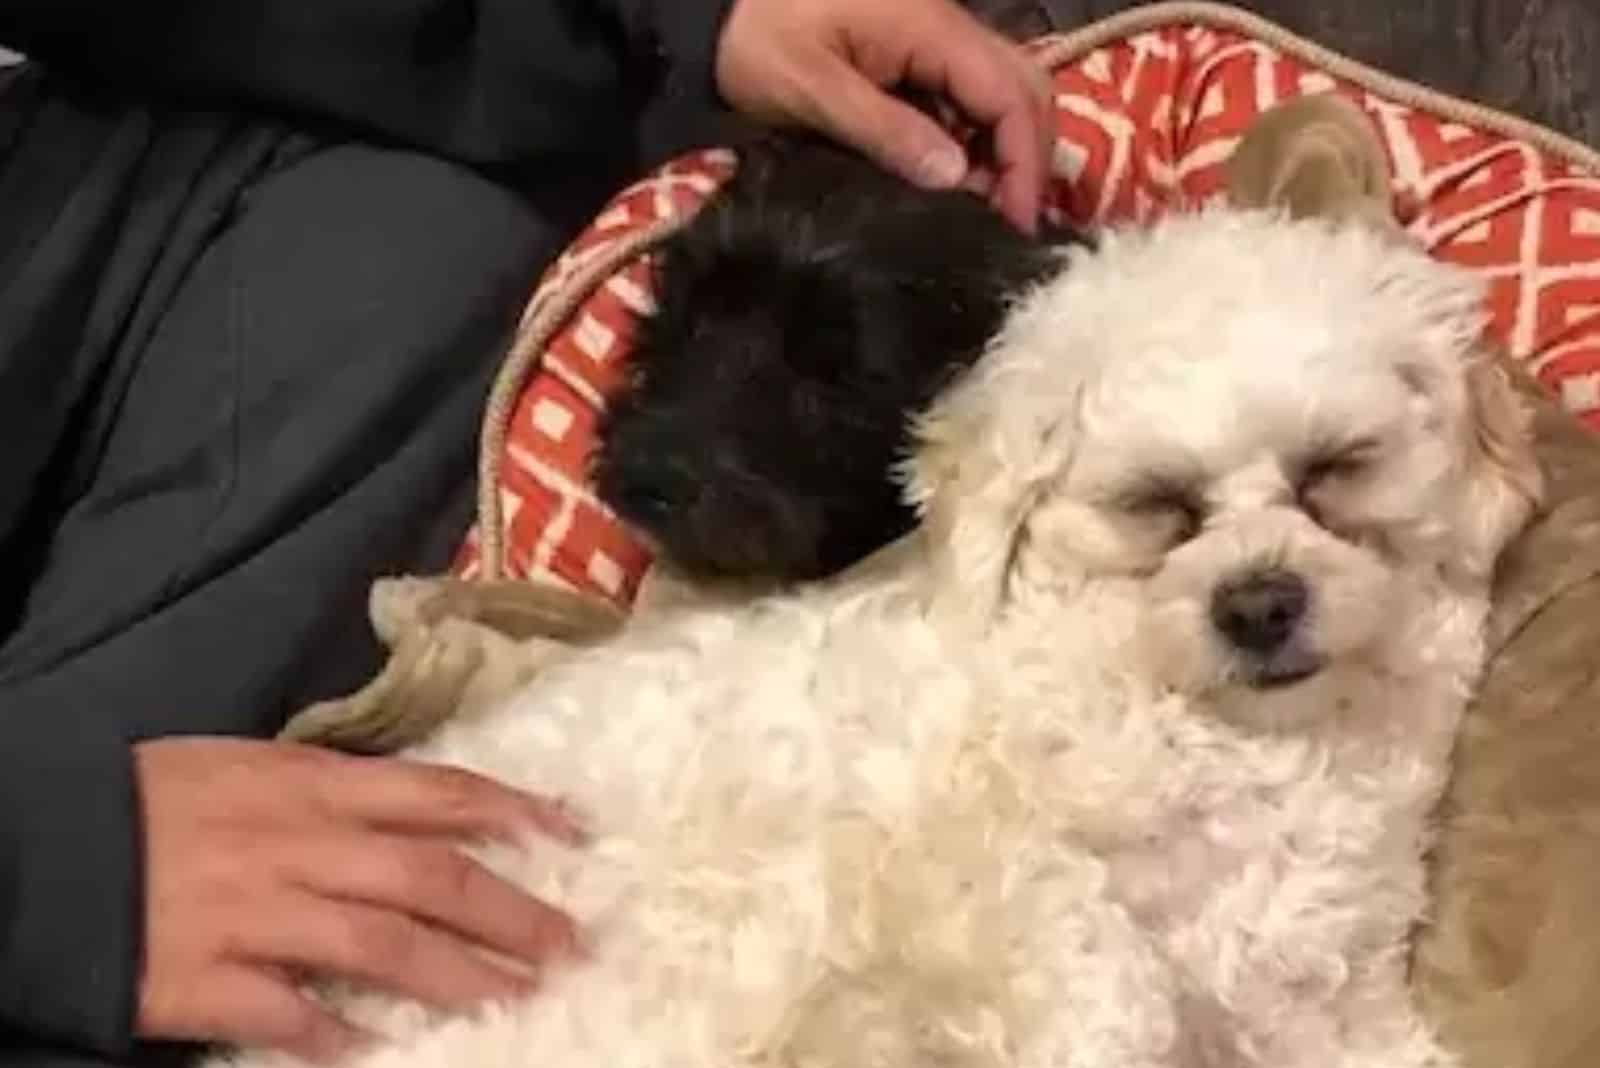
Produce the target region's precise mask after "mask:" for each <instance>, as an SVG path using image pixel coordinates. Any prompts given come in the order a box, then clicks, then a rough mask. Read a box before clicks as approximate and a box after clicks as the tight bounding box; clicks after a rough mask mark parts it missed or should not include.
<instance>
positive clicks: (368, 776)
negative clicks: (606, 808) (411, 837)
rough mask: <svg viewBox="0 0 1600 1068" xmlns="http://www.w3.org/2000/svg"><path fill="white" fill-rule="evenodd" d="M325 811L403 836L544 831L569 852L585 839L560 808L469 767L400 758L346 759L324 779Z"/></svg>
mask: <svg viewBox="0 0 1600 1068" xmlns="http://www.w3.org/2000/svg"><path fill="white" fill-rule="evenodd" d="M315 790H316V798H315V800H316V802H317V803H318V805H319V807H321V808H323V809H324V810H325V811H328V812H330V813H333V814H335V815H337V816H342V817H345V818H348V819H354V820H356V821H358V822H360V823H363V824H365V825H367V826H370V827H373V828H377V829H381V830H388V831H398V832H403V833H413V834H438V835H451V836H457V837H465V836H473V835H480V836H485V837H495V838H505V839H515V838H518V837H520V836H522V835H524V834H526V833H527V832H529V831H538V832H540V833H543V834H546V835H549V836H550V837H552V838H555V839H557V840H559V841H563V842H566V843H567V844H569V845H581V844H582V843H583V841H584V834H583V831H582V830H581V828H579V826H578V824H577V822H576V820H575V819H574V817H573V815H572V813H571V812H570V811H568V810H567V808H566V807H565V806H564V805H562V804H561V803H560V802H559V801H555V800H553V799H551V798H547V797H539V796H537V795H534V794H528V793H524V792H522V791H520V790H515V789H513V788H511V787H510V786H506V785H504V784H502V783H499V782H496V781H495V780H493V779H490V778H488V777H486V776H483V775H479V774H477V773H475V772H471V771H467V770H465V769H464V768H456V767H447V766H444V765H439V764H423V763H418V762H414V761H408V760H404V759H401V758H396V757H354V758H348V759H347V761H346V766H345V767H344V768H342V769H341V770H340V773H339V774H337V775H334V776H329V777H326V778H319V779H318V781H317V783H316V786H315Z"/></svg>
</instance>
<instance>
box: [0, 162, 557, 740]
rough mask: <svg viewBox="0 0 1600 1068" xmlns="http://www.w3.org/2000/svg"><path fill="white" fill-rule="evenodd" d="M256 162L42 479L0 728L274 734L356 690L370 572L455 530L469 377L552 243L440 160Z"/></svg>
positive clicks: (499, 346)
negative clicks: (61, 489)
mask: <svg viewBox="0 0 1600 1068" xmlns="http://www.w3.org/2000/svg"><path fill="white" fill-rule="evenodd" d="M276 158H277V162H276V163H275V164H274V166H273V168H272V169H270V170H269V171H267V172H266V173H265V174H263V175H260V176H257V177H255V178H254V179H253V180H251V181H250V182H249V183H247V185H246V186H245V187H244V188H243V190H242V192H241V193H240V194H239V195H238V196H237V197H235V198H233V199H232V200H231V201H230V205H229V214H230V218H229V219H228V220H227V221H226V225H225V226H223V227H222V228H221V229H220V230H219V231H218V232H217V233H216V234H215V235H214V236H212V237H209V238H208V239H207V240H206V241H205V242H204V243H203V248H202V249H201V250H200V252H199V253H198V255H197V257H196V258H195V259H194V260H193V262H192V263H190V264H188V265H187V266H186V269H185V270H184V272H183V275H182V277H181V280H180V281H179V282H178V284H176V285H175V286H174V287H173V288H172V292H171V297H170V299H169V300H163V301H162V305H161V307H160V308H159V309H158V313H159V314H157V315H155V317H154V318H153V320H152V322H151V326H150V330H149V333H148V337H146V338H144V339H143V340H142V342H141V343H140V345H139V351H138V352H137V354H136V358H134V359H129V360H126V361H123V362H122V363H119V364H118V366H123V365H125V366H126V367H127V372H126V376H125V381H124V382H122V383H121V384H120V386H119V388H118V389H117V390H115V391H111V392H110V393H109V394H108V392H107V391H104V390H102V391H101V392H100V393H97V394H95V395H94V396H93V398H92V400H91V403H90V404H89V406H88V409H87V410H84V411H80V412H79V416H80V418H79V422H78V429H79V432H80V433H81V436H82V438H83V441H82V442H80V445H79V447H78V448H77V449H76V454H75V455H73V456H72V457H71V462H69V463H66V464H58V465H57V467H56V470H57V472H58V473H62V474H63V477H71V478H73V479H78V480H81V482H82V485H81V487H77V486H75V487H74V488H73V492H72V494H71V498H70V499H69V500H67V501H65V502H63V504H62V507H61V508H60V509H59V514H58V515H55V516H53V517H52V518H53V519H54V522H53V523H52V524H51V530H50V532H49V534H48V536H47V537H46V538H44V539H42V540H41V547H42V551H40V552H39V553H37V554H36V555H37V558H38V559H39V560H40V561H41V566H40V567H38V568H37V569H36V570H35V571H33V572H32V573H31V574H30V575H29V579H30V582H29V584H28V586H27V592H26V596H25V599H24V600H23V606H22V611H21V622H20V624H19V625H18V626H17V627H16V628H15V630H14V631H13V632H12V633H11V634H10V635H9V637H8V638H7V639H6V640H5V641H4V643H3V645H0V707H4V708H5V711H6V714H7V715H35V714H37V715H51V716H55V717H59V718H60V720H61V721H62V722H63V727H64V728H65V727H66V724H67V723H70V721H71V720H73V719H76V718H78V717H85V718H90V717H99V716H114V717H116V718H117V719H118V720H120V721H122V722H123V723H125V724H126V729H127V732H128V736H129V737H130V738H136V737H143V736H148V735H152V734H164V733H172V732H237V733H265V732H269V731H271V730H273V729H274V728H275V727H276V726H277V724H278V723H279V722H280V721H281V719H282V718H283V717H284V716H285V715H286V714H288V713H289V712H291V711H293V710H294V709H295V708H297V707H298V706H299V705H301V704H302V703H304V702H306V701H308V700H311V699H315V698H321V697H325V696H329V695H331V694H333V693H336V692H341V691H343V690H345V689H348V688H351V687H354V686H357V685H359V684H360V683H361V682H363V681H365V679H366V677H367V675H368V674H369V673H370V672H371V670H372V669H373V668H374V667H375V665H376V656H377V650H376V648H375V646H374V644H373V643H372V641H371V640H370V639H369V638H368V637H367V635H366V624H365V596H366V591H367V587H368V585H369V583H370V581H371V580H372V579H373V578H374V577H375V576H377V575H380V574H383V573H388V572H395V571H405V570H419V569H420V570H431V569H437V568H440V567H442V566H444V564H445V563H446V561H447V558H448V554H449V553H450V551H451V550H452V549H453V546H454V542H455V540H456V539H457V538H458V537H459V536H460V535H461V534H462V533H463V531H464V528H465V524H466V520H467V517H468V513H469V507H470V500H471V484H472V478H473V473H474V464H473V459H474V453H475V448H476V443H477V428H478V422H479V415H480V410H481V408H482V404H483V401H484V398H485V396H486V393H487V388H488V384H489V381H490V378H491V376H492V374H493V371H494V369H495V367H496V365H497V362H498V360H499V358H500V356H501V354H502V351H503V349H504V346H505V344H506V342H507V340H508V337H509V334H510V332H511V330H512V329H513V327H514V324H515V322H516V319H517V317H518V314H519V313H520V311H521V308H522V304H523V300H524V298H525V297H526V296H527V294H528V292H529V291H530V289H531V287H532V285H533V282H534V281H535V279H536V276H537V272H538V271H539V269H540V268H541V266H542V265H543V263H544V262H545V260H546V259H547V258H548V257H550V256H551V255H552V254H553V253H554V251H555V250H556V247H557V244H558V242H559V240H560V239H561V237H562V236H563V231H562V228H560V227H558V226H555V225H551V224H549V223H547V222H545V221H544V220H543V219H542V218H541V216H540V214H539V213H537V212H535V211H534V210H533V209H532V208H530V206H529V205H528V204H527V203H526V202H525V201H523V200H522V199H521V198H519V197H517V196H514V195H513V194H511V193H510V192H507V191H506V190H504V189H501V188H499V187H497V186H495V185H492V184H490V183H489V182H487V181H484V180H483V179H481V178H478V177H475V176H473V175H472V174H470V173H468V172H466V171H463V170H461V169H459V168H457V167H454V166H452V165H449V164H446V163H442V162H437V161H433V160H429V159H424V158H420V157H417V156H412V155H406V154H401V153H396V152H388V151H382V150H379V149H375V148H368V147H360V146H354V145H335V146H329V147H323V148H316V149H308V150H304V151H298V152H295V153H289V154H287V155H286V154H285V153H283V152H281V151H280V152H279V153H278V156H277V157H276ZM285 158H287V162H284V160H285ZM147 311H149V309H147V308H139V309H136V313H137V314H143V313H145V312H147ZM84 427H88V428H90V429H89V430H87V431H85V430H84V429H83V428H84ZM96 427H100V428H103V433H101V432H100V431H97V430H95V429H93V428H96ZM110 706H114V708H113V707H110Z"/></svg>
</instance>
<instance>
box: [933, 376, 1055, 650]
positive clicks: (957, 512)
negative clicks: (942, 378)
mask: <svg viewBox="0 0 1600 1068" xmlns="http://www.w3.org/2000/svg"><path fill="white" fill-rule="evenodd" d="M1032 362H1033V361H1031V360H1018V359H1007V358H1004V357H1002V358H999V359H987V360H982V361H979V363H978V364H977V365H976V366H975V367H973V368H972V369H971V370H970V371H969V372H968V373H967V375H966V376H965V377H964V378H962V379H961V380H959V381H958V382H957V383H956V384H955V385H954V386H952V387H951V388H950V389H948V390H946V392H945V393H944V395H943V396H941V397H940V398H939V399H938V400H937V401H936V402H935V403H934V404H933V405H932V406H931V407H930V408H929V409H928V411H927V412H926V413H925V414H924V415H923V416H922V417H921V418H920V419H919V420H918V421H917V423H916V425H915V428H914V431H915V432H914V440H915V441H916V446H915V447H914V449H913V452H912V454H911V456H910V457H909V458H908V460H907V462H906V464H905V465H904V467H903V469H902V474H903V476H904V479H905V482H906V484H907V499H908V500H909V501H910V502H911V504H912V505H913V506H914V507H915V508H916V509H917V511H918V513H919V514H920V516H921V518H922V539H923V543H924V545H925V548H926V553H927V563H928V573H929V579H930V583H931V588H930V589H929V591H928V595H929V596H928V603H929V606H930V609H931V610H932V611H933V612H934V613H935V614H937V615H939V616H942V617H945V618H947V619H950V620H952V621H956V622H958V623H962V624H965V625H970V626H974V627H977V628H979V629H981V628H982V627H983V626H984V625H985V624H986V623H987V622H988V621H989V620H990V619H992V618H993V617H994V614H995V613H996V611H997V610H998V609H999V608H1000V606H1001V604H1002V603H1003V602H1004V599H1005V594H1006V584H1007V579H1008V577H1009V575H1010V572H1011V568H1012V565H1013V563H1014V560H1015V556H1016V550H1017V543H1018V539H1019V538H1020V537H1021V536H1022V531H1023V529H1024V527H1025V525H1026V522H1027V517H1028V514H1029V512H1030V511H1031V510H1032V508H1033V507H1034V505H1035V504H1036V503H1037V501H1038V499H1039V496H1040V494H1041V492H1042V491H1043V489H1044V488H1045V487H1046V486H1047V485H1048V484H1049V481H1050V480H1051V478H1053V477H1054V476H1055V474H1056V473H1057V472H1059V471H1060V470H1061V467H1062V466H1063V464H1064V463H1065V459H1066V452H1065V450H1066V449H1067V440H1068V437H1069V434H1070V431H1069V429H1068V427H1067V423H1068V422H1069V421H1070V419H1064V418H1063V415H1064V414H1065V413H1067V412H1069V411H1070V410H1072V409H1073V408H1074V405H1073V404H1072V403H1070V401H1069V402H1068V403H1067V404H1065V405H1062V404H1060V403H1055V404H1052V403H1051V402H1050V401H1049V400H1048V399H1047V398H1044V397H1041V396H1040V395H1038V394H1037V393H1031V394H1030V392H1029V391H1028V388H1027V378H1028V372H1027V365H1029V364H1031V363H1032ZM1034 377H1035V379H1037V376H1034Z"/></svg>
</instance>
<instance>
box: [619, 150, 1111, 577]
mask: <svg viewBox="0 0 1600 1068" xmlns="http://www.w3.org/2000/svg"><path fill="white" fill-rule="evenodd" d="M1079 240H1080V238H1079V237H1078V236H1077V235H1076V234H1056V235H1052V236H1051V237H1050V238H1049V239H1033V238H1029V237H1026V236H1025V235H1023V234H1021V233H1019V232H1017V231H1016V230H1014V229H1013V228H1012V227H1011V226H1010V225H1009V224H1008V223H1007V222H1006V221H1005V220H1003V219H1002V218H1001V217H1000V216H999V215H998V214H996V213H995V212H994V211H993V210H992V209H991V208H989V206H988V205H986V204H984V203H983V202H982V201H980V200H979V199H978V198H976V197H974V196H972V195H969V194H966V193H960V192H944V193H938V192H925V191H920V190H916V189H914V188H912V187H909V186H907V185H906V184H905V183H903V182H901V181H900V180H898V179H896V178H893V177H890V176H889V175H887V174H885V173H883V172H881V171H880V170H878V169H877V168H876V167H875V166H873V165H872V164H870V163H868V162H866V161H864V160H863V159H861V158H860V157H857V156H855V155H853V154H851V153H848V152H846V151H844V150H841V149H836V148H833V147H831V146H828V145H824V144H821V143H818V142H812V141H799V140H784V141H782V142H768V143H765V144H762V145H760V146H757V147H755V148H751V149H747V150H746V151H745V152H744V154H743V155H742V157H741V165H740V169H739V172H738V174H737V175H736V176H735V177H734V178H733V179H732V180H731V181H730V183H729V184H728V185H727V186H726V187H725V189H724V190H723V192H722V193H721V195H719V196H718V197H717V198H716V199H715V200H714V201H713V202H712V203H711V204H709V205H708V206H707V207H706V208H705V209H703V210H702V211H701V213H700V214H699V215H698V217H697V218H695V219H694V220H693V222H691V223H690V224H689V226H688V227H687V228H685V229H684V230H683V231H681V232H680V233H678V234H677V235H675V236H674V237H673V238H672V239H671V240H670V241H668V242H667V243H666V244H665V245H664V246H663V247H662V248H661V249H659V250H658V253H659V258H658V260H657V264H658V266H657V281H658V287H657V291H658V296H657V300H658V304H659V307H658V311H657V313H656V314H655V315H653V316H651V317H649V318H647V319H645V320H644V321H642V322H641V323H640V327H639V335H638V338H637V345H636V348H635V351H634V353H633V356H632V362H631V365H630V372H629V379H628V381H627V382H626V383H625V385H624V386H623V387H622V389H621V390H620V391H619V392H618V394H617V396H616V397H615V399H614V400H613V401H612V404H611V407H610V409H609V412H608V413H607V415H606V417H605V419H604V420H603V422H602V424H601V428H600V446H599V449H598V451H597V453H596V455H595V457H594V464H593V472H592V473H593V477H594V482H595V485H596V487H597V489H598V493H599V495H600V497H601V499H602V500H604V501H605V502H606V504H607V505H608V506H609V507H611V508H612V509H613V510H614V511H615V512H616V513H617V514H618V515H619V516H621V517H622V518H623V520H624V521H626V522H628V523H629V524H630V525H632V526H633V527H634V528H636V529H637V530H639V531H641V532H642V533H644V534H645V535H646V536H647V537H648V538H649V539H651V540H652V541H653V542H654V543H655V546H656V548H657V550H658V551H660V552H661V553H663V554H664V555H665V556H666V557H668V558H669V559H670V560H671V561H672V562H673V563H674V564H675V565H676V566H677V567H678V568H680V569H681V570H682V571H684V572H685V573H686V574H689V575H693V576H696V577H700V578H740V579H761V580H779V581H788V580H796V579H810V578H817V577H821V576H825V575H828V574H831V573H833V572H835V571H838V570H840V569H841V568H843V567H845V566H847V565H849V564H851V563H853V562H854V561H856V560H857V559H859V558H861V557H863V556H865V555H867V554H868V553H870V552H871V551H873V550H874V549H876V548H878V547H880V546H882V545H885V544H887V543H888V542H890V541H891V540H893V539H894V538H896V537H898V536H899V535H901V534H903V533H905V532H906V531H907V530H909V529H910V528H911V526H912V525H913V523H914V521H915V517H914V516H913V514H912V512H911V510H910V508H909V507H907V506H906V505H905V503H904V502H903V501H902V500H901V490H900V487H899V486H898V485H897V483H896V480H895V479H894V477H893V475H892V471H893V468H894V465H895V463H896V461H897V460H898V459H899V458H900V457H901V455H902V453H903V450H904V448H905V446H906V445H907V432H908V419H909V417H910V416H911V415H914V414H915V413H917V412H918V411H920V410H922V409H923V408H924V407H925V406H926V405H927V404H928V403H929V401H931V400H932V399H933V397H934V396H935V394H936V393H937V392H938V391H939V390H940V389H941V388H942V387H943V386H944V385H945V384H946V383H947V382H948V381H949V379H950V378H951V377H952V375H954V374H956V373H958V372H959V371H961V370H962V369H964V368H965V367H967V366H968V365H969V364H970V363H971V362H972V360H973V359H974V358H975V357H976V356H977V355H978V354H979V352H980V351H981V350H982V348H983V346H984V345H985V343H986V342H987V341H988V340H989V339H990V337H991V336H992V335H993V334H994V333H995V331H996V329H997V328H998V326H999V324H1000V321H1001V319H1002V316H1003V315H1004V314H1005V311H1006V308H1007V306H1008V302H1009V300H1010V299H1011V297H1012V296H1013V295H1014V294H1016V293H1017V292H1018V291H1019V290H1022V289H1023V288H1025V287H1027V286H1028V285H1030V284H1031V283H1033V282H1035V281H1036V280H1039V279H1041V278H1043V277H1044V276H1046V275H1048V274H1050V273H1052V272H1054V271H1056V270H1058V269H1060V266H1061V263H1062V257H1061V255H1060V251H1059V248H1060V245H1061V244H1064V243H1069V242H1076V241H1079Z"/></svg>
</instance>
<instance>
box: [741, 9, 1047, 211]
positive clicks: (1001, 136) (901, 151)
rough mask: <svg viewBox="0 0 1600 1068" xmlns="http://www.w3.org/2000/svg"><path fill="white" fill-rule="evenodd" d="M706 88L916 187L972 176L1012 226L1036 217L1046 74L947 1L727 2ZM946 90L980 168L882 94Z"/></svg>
mask: <svg viewBox="0 0 1600 1068" xmlns="http://www.w3.org/2000/svg"><path fill="white" fill-rule="evenodd" d="M716 75H717V85H718V88H719V89H720V90H721V92H722V95H723V97H724V99H726V100H727V101H728V103H729V104H730V105H732V106H733V107H735V108H737V109H738V110H739V111H742V112H744V113H746V114H748V115H750V116H752V117H754V118H757V119H760V120H763V121H766V122H769V123H773V124H778V125H802V126H809V127H812V128H815V129H818V130H822V131H824V132H826V133H828V134H830V135H831V136H833V137H834V138H836V139H837V140H840V141H843V142H845V143H847V144H850V145H853V146H854V147H856V148H857V149H859V150H860V151H862V152H865V153H866V154H867V155H868V156H870V157H872V158H873V159H875V160H876V161H877V162H878V163H879V164H880V165H882V166H883V167H885V168H886V169H888V170H891V171H894V172H896V173H898V174H900V175H902V176H903V177H905V178H907V179H909V180H911V181H913V182H916V183H917V184H919V185H923V186H928V187H931V188H947V187H952V186H957V185H962V184H968V185H973V186H976V187H979V188H980V189H982V190H985V191H988V192H990V194H991V199H992V200H993V202H994V203H995V205H996V207H998V208H999V209H1000V210H1001V211H1003V212H1004V213H1005V214H1006V216H1007V217H1008V218H1009V219H1011V221H1012V222H1014V223H1015V224H1016V225H1017V226H1019V227H1021V228H1022V229H1024V230H1027V231H1029V232H1032V231H1033V230H1034V229H1035V227H1036V226H1037V223H1038V215H1039V208H1040V201H1041V199H1042V196H1043V190H1044V183H1045V177H1046V171H1047V168H1048V166H1049V145H1050V138H1051V131H1050V122H1049V111H1050V109H1049V83H1048V80H1047V79H1046V78H1045V76H1044V74H1043V72H1042V71H1040V70H1039V69H1038V68H1037V67H1035V66H1034V65H1033V64H1032V63H1031V62H1030V61H1029V60H1028V58H1027V57H1026V56H1024V55H1023V54H1022V52H1021V50H1020V49H1019V48H1017V47H1016V46H1015V45H1013V44H1012V43H1011V42H1010V41H1007V40H1006V39H1005V38H1003V37H1001V36H1000V35H999V34H996V33H994V32H993V31H991V30H989V29H988V28H986V27H985V26H983V25H982V24H981V23H979V22H978V20H977V19H975V18H973V17H972V16H971V15H970V14H968V13H967V12H966V11H965V10H963V9H962V8H961V7H959V6H957V5H956V4H955V3H953V2H951V0H735V3H734V5H733V10H732V11H731V12H730V13H729V15H728V19H727V22H726V23H725V24H724V25H723V29H722V37H721V40H720V41H719V44H718V50H717V62H716ZM902 84H905V85H911V86H915V87H917V88H919V89H923V90H927V91H930V92H933V93H936V94H939V95H941V96H943V97H946V98H948V100H949V102H950V103H951V104H953V105H954V106H955V107H956V108H958V109H959V110H960V112H961V113H962V115H963V117H964V118H965V119H966V120H967V121H969V122H971V123H973V124H974V125H976V126H977V127H978V128H979V129H980V130H981V131H983V132H985V133H986V134H987V135H988V137H989V140H990V141H991V143H992V145H993V155H994V159H993V161H992V166H993V172H992V173H981V172H979V171H978V170H977V169H976V168H975V167H974V165H973V161H972V160H970V159H969V158H968V157H967V154H966V152H964V151H963V149H962V148H961V146H960V145H959V144H958V143H957V142H956V140H955V139H954V138H953V137H952V136H951V135H950V133H949V132H948V131H946V130H944V129H943V128H941V127H940V125H939V124H938V123H937V122H935V121H934V120H933V119H931V118H929V117H928V116H926V115H924V114H922V113H921V112H919V111H917V110H916V109H915V108H913V107H911V106H910V105H909V104H906V103H904V102H902V101H899V100H896V99H895V98H894V97H892V96H890V95H889V94H888V93H887V92H885V89H886V88H889V87H894V86H898V85H902Z"/></svg>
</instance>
